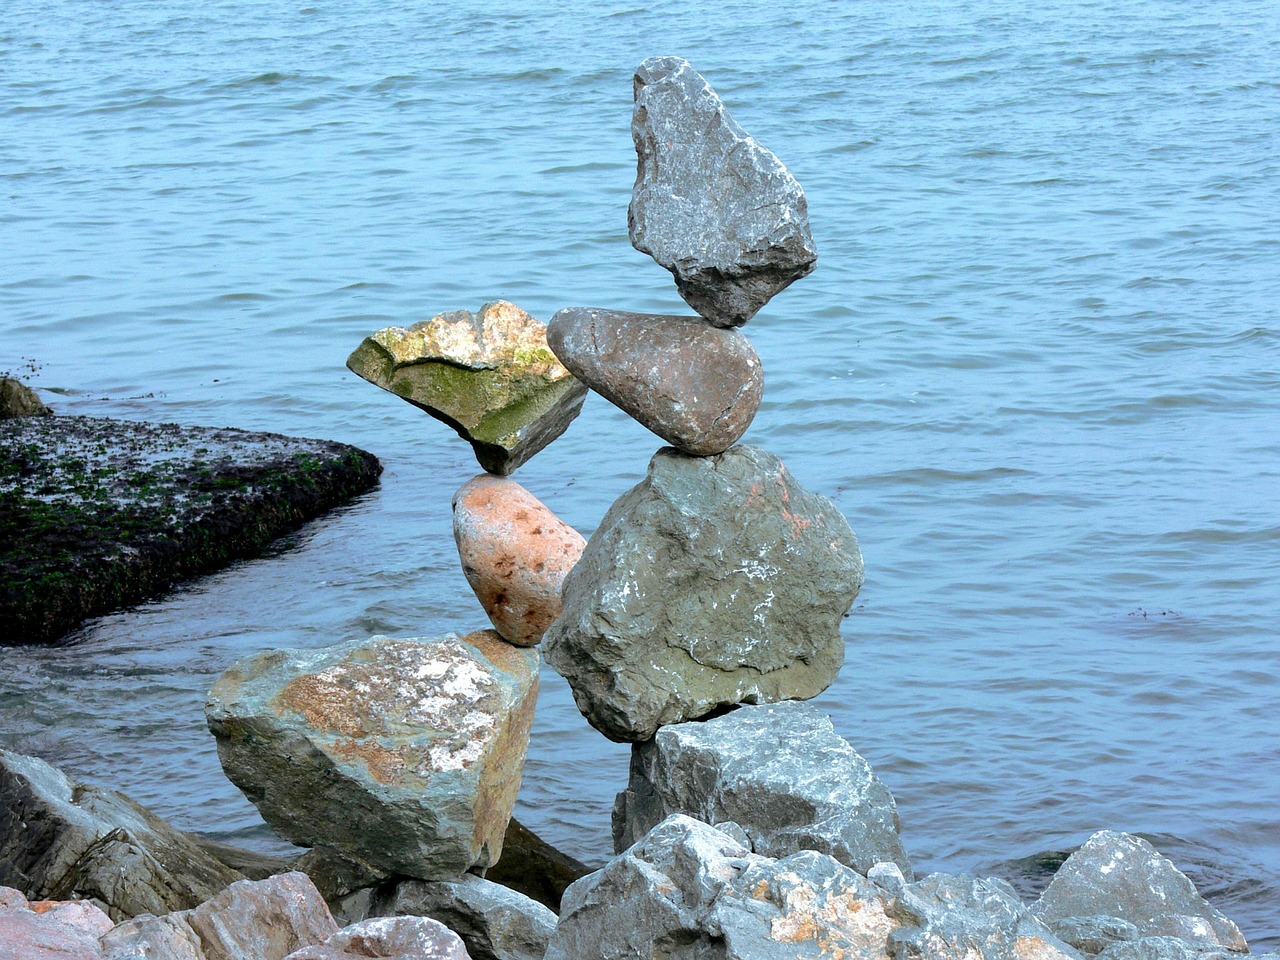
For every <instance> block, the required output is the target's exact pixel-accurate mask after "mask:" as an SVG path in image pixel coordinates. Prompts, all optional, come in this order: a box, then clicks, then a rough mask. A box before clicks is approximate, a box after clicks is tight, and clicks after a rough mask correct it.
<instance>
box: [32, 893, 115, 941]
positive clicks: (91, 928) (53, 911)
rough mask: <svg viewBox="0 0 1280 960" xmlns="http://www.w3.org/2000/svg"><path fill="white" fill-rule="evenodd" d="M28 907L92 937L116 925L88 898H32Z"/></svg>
mask: <svg viewBox="0 0 1280 960" xmlns="http://www.w3.org/2000/svg"><path fill="white" fill-rule="evenodd" d="M28 907H29V909H30V910H31V911H32V912H34V913H39V914H42V915H44V916H46V917H49V918H50V919H51V920H55V921H57V922H58V923H60V924H62V925H63V926H64V927H70V928H72V929H75V930H79V931H81V932H82V933H84V934H85V935H86V936H90V937H94V938H97V937H100V936H102V935H103V934H104V933H106V932H107V931H108V930H110V929H111V928H112V927H114V926H115V925H116V923H115V921H114V920H112V919H111V918H110V917H109V916H107V914H106V913H105V912H103V911H102V910H101V909H100V908H99V907H98V906H97V905H96V904H94V903H92V902H91V901H89V900H34V901H32V902H31V903H30V904H29V905H28Z"/></svg>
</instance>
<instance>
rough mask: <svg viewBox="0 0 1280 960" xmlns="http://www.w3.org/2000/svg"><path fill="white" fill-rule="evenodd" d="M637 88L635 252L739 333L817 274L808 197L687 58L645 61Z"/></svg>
mask: <svg viewBox="0 0 1280 960" xmlns="http://www.w3.org/2000/svg"><path fill="white" fill-rule="evenodd" d="M634 90H635V110H634V112H633V114H632V119H631V136H632V139H633V140H635V145H636V158H637V164H636V167H637V169H636V182H635V187H634V189H633V190H632V194H631V206H630V209H629V210H628V212H627V220H628V225H629V227H630V233H631V244H632V246H634V247H635V248H636V249H637V250H639V251H641V252H642V253H647V254H649V255H650V256H651V257H653V259H654V260H656V261H657V262H658V263H660V264H661V265H662V266H664V267H666V268H667V269H668V270H670V271H671V272H672V274H673V275H674V276H675V280H676V289H678V290H679V291H680V296H682V297H684V299H685V301H686V302H688V304H689V305H690V306H691V307H693V309H694V310H696V311H698V313H699V314H701V315H702V316H703V317H705V318H706V319H707V320H709V321H710V322H711V323H713V324H715V325H716V326H718V327H736V326H740V325H741V324H744V323H746V322H747V321H748V320H750V319H751V317H752V316H754V315H755V312H756V311H757V310H759V309H760V308H761V307H762V306H764V304H765V303H767V302H768V301H769V298H770V297H772V296H773V295H774V294H775V293H777V292H778V291H779V290H781V289H783V288H784V287H786V286H787V285H788V284H789V283H791V282H792V281H794V280H797V279H799V278H800V277H803V276H805V275H806V274H808V273H811V272H812V271H813V266H814V262H815V261H816V260H817V256H818V254H817V251H816V250H815V249H814V245H813V237H812V235H811V234H810V232H809V212H808V203H807V202H806V201H805V197H804V191H803V190H801V189H800V184H799V183H797V182H796V179H795V177H793V176H792V175H791V173H790V171H788V170H787V168H786V167H784V166H783V165H782V162H781V161H780V160H779V159H778V158H777V157H776V156H774V155H773V154H772V153H770V152H769V151H768V150H766V149H765V148H764V147H763V146H761V145H760V144H759V143H757V142H756V141H755V140H754V139H752V138H751V137H750V136H749V135H748V134H747V133H746V132H745V131H744V130H743V129H742V128H741V127H740V126H738V124H737V123H735V122H734V120H733V118H732V117H730V116H729V111H728V110H726V109H725V105H724V103H723V102H721V100H720V98H719V97H718V96H717V95H716V93H715V91H714V90H712V89H711V85H710V84H708V83H707V81H706V80H704V79H703V78H702V76H701V75H700V74H698V72H697V71H696V70H694V69H693V67H691V66H690V65H689V62H688V61H687V60H682V59H680V58H679V57H653V58H650V59H648V60H646V61H644V63H642V64H640V66H639V68H638V69H637V70H636V75H635V87H634Z"/></svg>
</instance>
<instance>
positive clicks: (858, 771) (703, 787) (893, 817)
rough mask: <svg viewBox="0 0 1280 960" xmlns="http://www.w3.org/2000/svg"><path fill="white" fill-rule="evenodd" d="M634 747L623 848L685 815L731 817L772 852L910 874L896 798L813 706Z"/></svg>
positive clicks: (755, 710) (681, 730)
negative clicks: (811, 853) (816, 854)
mask: <svg viewBox="0 0 1280 960" xmlns="http://www.w3.org/2000/svg"><path fill="white" fill-rule="evenodd" d="M631 751H632V752H631V781H630V783H629V784H628V786H627V789H626V790H624V791H623V792H622V793H619V794H618V799H617V802H616V803H615V804H614V808H613V848H614V851H615V852H617V853H621V852H622V851H623V850H625V849H626V848H627V847H629V846H631V845H632V844H633V843H635V842H636V841H638V840H639V839H640V838H641V837H643V836H644V835H645V834H646V833H648V832H649V831H650V830H651V829H652V828H653V827H654V826H656V825H657V824H658V823H660V822H661V821H662V820H663V819H665V818H666V817H668V816H670V815H671V814H673V813H684V814H687V815H689V816H691V817H696V818H697V819H699V820H703V821H705V822H706V823H711V824H719V823H721V822H722V821H732V822H733V823H734V824H736V825H737V826H738V827H739V828H741V829H742V830H743V831H745V832H746V834H747V836H748V837H749V838H750V840H751V849H752V850H753V851H755V852H756V853H760V854H764V855H765V856H769V857H785V856H788V855H789V854H792V853H796V852H798V851H800V850H817V851H820V852H822V853H826V854H830V855H831V856H833V857H835V858H836V859H837V860H839V861H840V862H841V863H843V864H845V865H847V866H850V867H853V869H855V870H857V871H858V872H859V873H861V874H864V875H865V874H866V873H867V871H868V870H870V869H871V868H872V867H874V866H875V865H876V864H877V863H883V862H885V861H889V862H892V863H894V864H896V865H897V866H898V867H899V868H900V869H901V871H902V872H903V873H904V874H905V875H906V876H908V877H909V876H910V875H911V864H910V862H909V861H908V860H907V855H906V853H905V852H904V851H903V849H902V841H901V840H900V839H899V838H898V809H897V805H896V804H895V803H894V800H893V794H891V793H890V792H889V788H888V787H887V786H885V784H884V782H883V781H882V780H881V779H880V778H879V777H877V776H876V775H875V773H874V772H872V770H871V766H870V765H869V764H868V763H867V761H865V760H864V759H862V757H860V756H858V753H857V752H856V751H855V750H854V749H853V747H851V746H850V745H849V743H848V742H847V741H846V740H844V739H843V738H841V737H840V736H839V735H837V734H836V732H835V729H834V728H833V727H832V725H831V720H830V719H829V718H828V717H827V716H826V714H824V713H823V712H822V711H821V710H818V709H817V708H816V707H814V706H812V705H810V704H807V703H796V702H787V703H774V704H766V705H762V706H755V707H739V708H738V709H736V710H733V711H731V712H730V713H727V714H725V715H724V716H722V717H715V718H714V719H711V720H704V721H702V722H701V723H677V724H673V725H671V726H668V727H663V728H662V729H661V730H659V731H658V733H657V736H655V737H654V738H653V739H652V740H650V741H648V742H646V743H637V744H635V745H634V746H633V747H632V748H631Z"/></svg>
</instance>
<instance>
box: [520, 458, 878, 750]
mask: <svg viewBox="0 0 1280 960" xmlns="http://www.w3.org/2000/svg"><path fill="white" fill-rule="evenodd" d="M862 579H863V572H862V554H861V553H860V552H859V550H858V541H857V538H856V537H855V536H854V533H853V531H852V530H851V529H849V524H848V522H847V521H846V520H845V519H844V517H843V516H842V515H841V514H840V511H839V510H838V509H836V506H835V504H833V503H832V502H831V501H830V500H828V499H827V498H826V497H823V496H820V495H818V494H814V493H810V492H809V491H807V490H805V489H804V488H803V487H801V486H800V485H799V484H798V483H796V482H795V480H794V479H792V477H791V475H790V474H789V473H788V472H787V469H786V467H784V466H783V464H782V461H781V460H779V459H778V458H777V457H775V456H773V455H772V454H769V453H766V452H765V451H763V450H758V449H756V448H754V447H748V446H737V447H732V448H730V449H729V450H727V451H725V452H724V453H722V454H720V455H718V456H714V457H690V456H686V455H684V454H681V453H679V452H678V451H676V450H672V449H670V448H664V449H662V450H659V451H658V452H657V454H655V455H654V457H653V459H652V461H650V463H649V473H648V476H647V477H646V478H645V480H644V481H642V482H641V483H640V484H639V485H637V486H636V487H634V488H632V489H631V490H630V491H628V492H627V493H625V494H623V496H622V497H621V498H619V500H618V501H617V502H616V503H614V505H613V506H612V507H611V508H610V509H609V512H608V513H607V514H606V515H605V517H604V519H603V520H602V521H601V523H600V526H599V527H598V528H597V530H596V532H595V533H594V534H593V535H592V537H591V539H590V540H589V541H588V542H587V547H586V549H585V550H584V551H583V553H582V558H581V559H580V560H579V561H578V565H577V566H576V567H574V569H573V570H572V571H571V572H570V573H569V575H568V576H567V577H566V578H565V582H564V587H563V590H562V595H561V596H562V600H563V606H564V609H563V611H562V612H561V614H560V617H559V618H558V619H557V620H556V621H555V623H553V624H552V625H551V627H550V628H549V629H548V630H547V633H546V637H545V638H544V640H543V649H544V652H545V655H546V658H547V662H548V663H550V664H551V665H552V666H553V667H555V669H556V670H558V671H559V672H560V673H561V674H562V675H563V676H564V677H565V678H566V679H567V680H568V681H569V685H570V686H571V687H572V689H573V695H574V699H575V700H576V701H577V704H578V709H579V710H581V711H582V713H583V714H584V715H585V716H586V718H587V720H588V721H590V722H591V724H592V725H593V726H594V727H595V728H596V729H597V730H599V731H601V732H602V733H603V734H604V735H605V736H607V737H609V738H611V739H613V740H618V741H640V740H648V739H650V738H651V737H652V736H653V735H654V733H655V732H657V729H658V728H659V727H660V726H663V725H665V724H669V723H678V722H680V721H682V720H691V719H696V718H698V717H702V716H705V715H706V714H708V713H711V712H712V711H714V710H716V709H718V708H720V707H723V706H727V705H732V704H737V703H770V702H776V701H778V700H792V699H807V698H809V697H813V696H816V695H817V694H819V693H821V692H822V691H823V690H825V689H826V688H827V687H828V686H829V685H830V684H831V682H832V681H833V680H834V679H835V677H836V674H837V673H838V672H839V670H840V667H841V665H842V664H843V663H844V640H843V639H842V638H841V636H840V622H841V618H842V617H843V615H844V613H845V612H846V611H847V610H848V609H849V605H850V604H851V603H852V602H853V599H854V597H856V596H857V593H858V588H859V587H860V586H861V584H862Z"/></svg>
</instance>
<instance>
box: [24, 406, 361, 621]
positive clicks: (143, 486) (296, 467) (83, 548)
mask: <svg viewBox="0 0 1280 960" xmlns="http://www.w3.org/2000/svg"><path fill="white" fill-rule="evenodd" d="M381 472H382V467H381V465H380V464H379V463H378V461H377V459H376V458H375V457H374V456H373V455H372V454H369V453H365V452H364V451H363V450H358V449H356V448H355V447H351V446H347V445H346V444H341V443H334V442H331V441H325V440H301V439H297V438H293V437H284V436H280V435H278V434H271V433H250V432H247V431H244V430H232V429H227V428H211V427H183V426H178V425H177V424H172V423H165V424H155V423H140V422H133V421H126V420H108V419H104V418H100V417H67V416H35V417H21V418H13V419H8V420H3V421H0V642H3V643H9V644H26V643H47V642H50V641H55V640H57V639H58V638H60V637H62V636H63V635H65V634H66V633H67V632H68V631H70V630H72V629H74V628H75V627H76V626H77V625H78V624H80V623H81V622H82V621H84V620H86V619H87V618H89V617H93V616H99V615H101V614H104V613H109V612H110V611H112V610H116V609H119V608H120V607H123V606H127V605H129V604H131V603H137V602H139V601H141V600H145V599H147V598H149V597H153V596H156V595H157V594H159V593H161V592H163V591H164V590H166V589H168V588H169V587H171V586H173V585H174V584H176V583H178V582H180V581H182V580H185V579H189V578H191V577H194V576H198V575H200V574H205V573H211V572H212V571H214V570H217V569H219V568H221V567H223V566H225V565H226V564H227V563H229V562H231V561H232V560H236V559H240V558H244V557H251V556H254V555H256V554H258V553H260V552H261V551H262V550H263V549H264V548H265V547H266V546H267V545H268V544H269V543H271V541H272V540H274V539H276V538H277V537H279V536H281V535H282V534H284V533H287V532H289V531H290V530H294V529H296V528H297V527H299V526H301V525H302V524H303V523H305V522H306V521H307V520H310V519H312V518H314V517H316V516H318V515H319V514H321V513H323V512H325V511H326V510H329V509H330V508H332V507H334V506H337V505H338V504H340V503H343V502H344V501H346V500H349V499H350V498H351V497H353V496H355V495H356V494H359V493H361V492H363V491H365V490H368V489H369V488H370V487H372V486H373V485H374V484H375V483H377V480H378V475H379V474H380V473H381Z"/></svg>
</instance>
